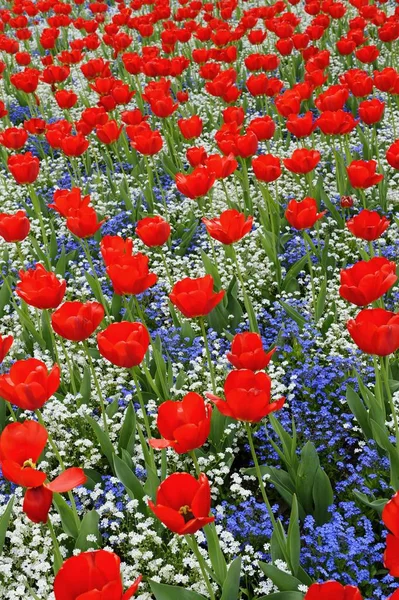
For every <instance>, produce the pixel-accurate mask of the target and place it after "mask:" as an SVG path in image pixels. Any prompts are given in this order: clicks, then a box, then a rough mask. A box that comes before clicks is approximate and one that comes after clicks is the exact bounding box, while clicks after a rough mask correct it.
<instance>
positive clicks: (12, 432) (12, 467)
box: [0, 421, 48, 487]
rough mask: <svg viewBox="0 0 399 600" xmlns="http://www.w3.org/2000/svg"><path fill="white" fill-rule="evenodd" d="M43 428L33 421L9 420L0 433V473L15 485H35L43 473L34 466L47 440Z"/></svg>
mask: <svg viewBox="0 0 399 600" xmlns="http://www.w3.org/2000/svg"><path fill="white" fill-rule="evenodd" d="M47 438H48V435H47V431H46V429H45V427H43V425H40V423H37V422H36V421H23V422H22V423H17V422H16V423H10V424H9V425H7V426H6V427H5V428H4V430H3V432H2V434H1V435H0V464H1V469H2V472H3V476H4V477H5V478H6V479H8V481H12V482H13V483H15V484H16V485H22V486H23V487H38V486H40V485H42V484H43V483H44V482H45V481H46V477H47V476H46V473H43V471H39V470H38V469H37V468H36V463H37V462H38V460H39V458H40V455H41V454H42V452H43V450H44V448H45V446H46V443H47Z"/></svg>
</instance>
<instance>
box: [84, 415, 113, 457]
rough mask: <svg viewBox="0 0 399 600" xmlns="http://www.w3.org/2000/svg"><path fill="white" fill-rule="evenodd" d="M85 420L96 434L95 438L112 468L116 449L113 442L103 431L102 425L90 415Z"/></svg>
mask: <svg viewBox="0 0 399 600" xmlns="http://www.w3.org/2000/svg"><path fill="white" fill-rule="evenodd" d="M85 418H86V420H87V422H88V423H89V425H90V426H91V428H92V429H93V431H94V433H95V436H96V438H97V440H98V442H99V444H100V447H101V451H102V453H103V454H105V456H106V457H107V460H108V462H109V464H110V465H111V467H112V465H113V460H112V457H113V454H114V447H113V445H112V444H111V441H110V439H109V437H108V435H107V434H106V433H105V431H104V430H103V429H101V427H100V425H99V424H98V423H97V421H95V420H94V419H93V418H92V417H90V416H89V415H86V417H85Z"/></svg>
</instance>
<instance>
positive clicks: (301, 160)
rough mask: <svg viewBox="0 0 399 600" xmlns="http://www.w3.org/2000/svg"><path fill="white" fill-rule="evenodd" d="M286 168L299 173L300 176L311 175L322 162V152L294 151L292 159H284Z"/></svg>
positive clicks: (305, 149)
mask: <svg viewBox="0 0 399 600" xmlns="http://www.w3.org/2000/svg"><path fill="white" fill-rule="evenodd" d="M283 162H284V165H285V167H286V168H287V169H288V170H289V171H292V173H297V174H298V175H304V174H306V173H310V172H311V171H313V169H314V168H315V167H316V165H318V164H319V162H320V152H318V151H317V150H308V149H307V148H301V149H298V150H294V152H293V153H292V156H291V158H284V159H283Z"/></svg>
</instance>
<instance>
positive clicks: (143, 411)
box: [131, 367, 154, 465]
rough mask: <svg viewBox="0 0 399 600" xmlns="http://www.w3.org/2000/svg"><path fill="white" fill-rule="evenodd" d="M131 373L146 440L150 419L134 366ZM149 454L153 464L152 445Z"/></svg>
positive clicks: (149, 434) (148, 434) (149, 432)
mask: <svg viewBox="0 0 399 600" xmlns="http://www.w3.org/2000/svg"><path fill="white" fill-rule="evenodd" d="M131 374H132V377H133V381H134V385H135V387H136V395H137V398H138V399H139V403H140V408H141V412H142V414H143V421H144V427H145V430H146V433H147V438H148V440H150V439H151V438H152V433H151V427H150V421H149V419H148V414H147V410H146V407H145V404H144V398H143V394H142V393H141V388H140V384H139V381H138V378H137V375H136V371H135V368H134V367H133V368H132V369H131ZM150 454H151V459H152V463H153V465H154V450H153V448H152V446H150Z"/></svg>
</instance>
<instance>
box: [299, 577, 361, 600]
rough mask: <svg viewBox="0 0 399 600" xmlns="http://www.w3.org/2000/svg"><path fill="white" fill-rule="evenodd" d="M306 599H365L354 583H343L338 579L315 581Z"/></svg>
mask: <svg viewBox="0 0 399 600" xmlns="http://www.w3.org/2000/svg"><path fill="white" fill-rule="evenodd" d="M304 600H363V597H362V595H361V593H360V590H359V589H358V588H357V587H354V586H353V585H345V586H344V585H342V584H341V583H338V581H326V582H325V583H313V584H312V585H311V586H310V588H309V589H308V591H307V592H306V594H305V598H304Z"/></svg>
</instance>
